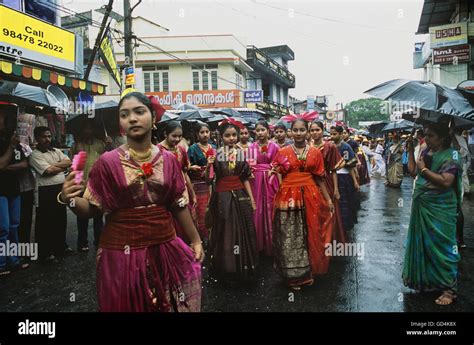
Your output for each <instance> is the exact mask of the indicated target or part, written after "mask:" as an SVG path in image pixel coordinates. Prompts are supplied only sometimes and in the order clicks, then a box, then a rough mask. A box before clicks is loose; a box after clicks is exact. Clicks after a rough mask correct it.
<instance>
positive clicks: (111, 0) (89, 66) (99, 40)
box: [84, 0, 114, 80]
mask: <svg viewBox="0 0 474 345" xmlns="http://www.w3.org/2000/svg"><path fill="white" fill-rule="evenodd" d="M113 3H114V0H109V3H108V4H107V7H106V8H105V13H104V18H102V23H101V25H100V30H99V34H98V35H97V38H96V39H95V44H94V48H93V49H92V53H91V56H90V57H89V61H88V62H87V68H86V73H85V74H84V79H85V80H88V79H89V74H90V73H91V69H92V65H93V63H94V60H95V56H96V55H97V51H98V50H99V47H100V44H101V43H102V38H103V35H104V30H105V24H106V23H107V19H109V14H110V12H111V11H112V5H113Z"/></svg>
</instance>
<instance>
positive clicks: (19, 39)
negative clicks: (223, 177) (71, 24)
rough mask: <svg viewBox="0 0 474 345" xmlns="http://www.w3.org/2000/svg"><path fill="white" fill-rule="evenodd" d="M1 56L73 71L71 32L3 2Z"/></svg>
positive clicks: (73, 39) (73, 58)
mask: <svg viewBox="0 0 474 345" xmlns="http://www.w3.org/2000/svg"><path fill="white" fill-rule="evenodd" d="M0 18H1V20H0V55H7V56H9V57H13V58H19V59H20V61H21V60H22V59H25V60H30V61H33V62H37V63H40V64H44V65H51V66H54V67H57V68H61V69H66V70H71V71H74V60H75V53H76V51H75V36H74V34H73V33H72V32H69V31H67V30H64V29H61V28H59V27H57V26H54V25H52V24H49V23H47V22H43V21H41V20H39V19H36V18H33V17H30V16H29V15H26V14H24V13H22V12H18V11H15V10H12V9H11V8H8V7H5V6H3V5H0Z"/></svg>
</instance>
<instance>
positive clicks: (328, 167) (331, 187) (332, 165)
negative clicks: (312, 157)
mask: <svg viewBox="0 0 474 345" xmlns="http://www.w3.org/2000/svg"><path fill="white" fill-rule="evenodd" d="M310 134H311V138H312V139H313V146H314V147H316V148H317V149H319V150H320V151H321V153H322V154H323V159H324V170H325V171H326V174H325V176H324V177H325V179H324V181H325V182H326V187H327V190H328V194H329V196H330V197H331V200H332V202H333V204H334V217H333V218H332V222H331V223H332V231H331V234H332V236H331V238H329V240H328V239H325V241H326V243H328V242H331V241H333V240H334V241H337V242H343V243H344V242H345V235H344V225H343V223H342V217H341V210H340V208H339V199H340V198H341V196H340V194H339V185H338V182H337V174H336V171H337V170H338V169H341V168H342V167H344V165H345V162H344V158H342V157H341V154H340V153H339V150H338V149H337V147H336V145H334V143H332V142H330V141H324V140H323V134H324V125H323V123H322V122H321V121H314V122H312V123H311V127H310Z"/></svg>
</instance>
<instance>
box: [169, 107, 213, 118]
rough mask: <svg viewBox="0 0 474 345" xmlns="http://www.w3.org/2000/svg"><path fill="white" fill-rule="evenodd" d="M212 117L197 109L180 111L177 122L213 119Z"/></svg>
mask: <svg viewBox="0 0 474 345" xmlns="http://www.w3.org/2000/svg"><path fill="white" fill-rule="evenodd" d="M213 117H214V115H213V114H212V113H211V112H209V111H207V110H203V109H198V110H186V111H182V112H180V114H179V118H178V119H177V120H179V121H181V120H205V119H209V118H213Z"/></svg>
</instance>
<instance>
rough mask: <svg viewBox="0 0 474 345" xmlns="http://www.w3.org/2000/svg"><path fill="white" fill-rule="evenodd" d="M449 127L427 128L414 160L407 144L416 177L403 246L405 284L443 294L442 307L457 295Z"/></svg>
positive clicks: (456, 194) (456, 184)
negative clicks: (405, 239)
mask: <svg viewBox="0 0 474 345" xmlns="http://www.w3.org/2000/svg"><path fill="white" fill-rule="evenodd" d="M449 141H450V138H449V129H448V126H447V125H440V124H430V125H429V126H428V127H427V130H426V143H427V146H428V147H427V149H425V150H424V151H423V152H422V154H421V157H420V158H419V159H418V160H417V161H416V162H415V157H414V150H413V143H412V142H411V140H409V143H408V150H409V161H408V169H409V172H410V174H411V175H412V176H416V180H415V190H414V193H413V202H412V209H411V217H410V226H409V229H408V238H407V243H406V252H405V263H404V267H403V274H402V276H403V281H404V283H405V285H406V286H408V287H410V288H412V289H415V290H418V291H436V290H439V291H442V295H441V296H440V297H438V298H437V299H436V301H435V302H436V303H437V304H440V305H447V304H451V303H452V302H453V301H454V299H455V298H456V297H457V277H458V262H459V260H460V255H459V251H458V247H457V243H456V220H457V212H458V211H457V210H458V206H459V203H460V191H461V189H460V184H461V174H462V170H461V165H460V155H459V152H458V151H456V150H454V149H452V148H449Z"/></svg>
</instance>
